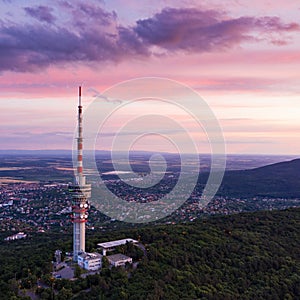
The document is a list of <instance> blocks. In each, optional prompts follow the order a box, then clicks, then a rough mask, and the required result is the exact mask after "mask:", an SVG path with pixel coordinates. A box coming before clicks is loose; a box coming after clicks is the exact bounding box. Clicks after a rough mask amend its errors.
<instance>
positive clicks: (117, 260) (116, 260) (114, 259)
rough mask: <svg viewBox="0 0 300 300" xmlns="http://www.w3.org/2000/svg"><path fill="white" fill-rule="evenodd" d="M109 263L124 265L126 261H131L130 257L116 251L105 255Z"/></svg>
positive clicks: (118, 265) (117, 265) (115, 265)
mask: <svg viewBox="0 0 300 300" xmlns="http://www.w3.org/2000/svg"><path fill="white" fill-rule="evenodd" d="M106 257H107V259H108V261H109V263H110V264H111V265H112V266H114V267H120V266H125V264H126V263H130V264H131V263H132V258H131V257H129V256H126V255H124V254H121V253H118V254H113V255H108V256H106Z"/></svg>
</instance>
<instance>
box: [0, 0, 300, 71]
mask: <svg viewBox="0 0 300 300" xmlns="http://www.w3.org/2000/svg"><path fill="white" fill-rule="evenodd" d="M60 9H61V10H62V11H63V14H64V16H65V20H61V19H59V18H56V17H55V16H53V15H52V12H53V11H52V8H50V7H46V6H38V7H32V8H31V7H27V8H25V10H26V12H27V14H28V15H29V16H31V17H33V18H35V19H37V20H39V21H40V23H34V24H30V23H29V24H26V25H24V24H22V25H21V24H16V23H13V22H11V23H4V22H2V23H0V70H2V71H4V70H13V71H21V72H24V71H34V70H38V69H41V68H44V67H47V66H50V65H53V64H64V63H72V62H84V63H94V62H105V61H114V62H118V61H122V60H125V59H136V58H138V57H148V56H150V55H155V54H156V50H155V47H153V46H156V48H158V49H162V50H164V51H165V52H166V53H168V52H172V53H174V52H177V51H185V52H197V53H201V52H211V51H222V50H223V49H227V48H231V47H234V46H235V45H239V44H241V43H242V42H244V41H256V42H258V41H260V40H261V39H264V40H267V41H269V42H270V43H273V44H276V45H283V44H284V43H286V41H285V34H286V33H289V32H292V31H296V30H299V25H298V24H296V23H288V24H285V23H283V22H282V21H281V20H280V19H279V18H278V17H259V18H257V17H240V18H229V17H227V16H225V15H224V14H221V13H219V12H217V11H215V10H207V11H202V10H199V9H173V8H166V9H163V10H162V11H161V12H159V13H157V14H155V15H154V16H152V17H150V18H147V19H143V20H138V21H137V22H136V24H135V25H134V26H131V27H128V26H127V27H125V26H122V25H120V24H118V18H117V15H116V13H115V12H107V11H105V10H104V9H103V8H102V7H100V6H99V5H98V6H97V5H95V4H91V3H79V4H78V3H77V4H74V3H70V2H66V1H65V2H61V6H60ZM45 23H47V24H45ZM49 23H51V26H48V24H49Z"/></svg>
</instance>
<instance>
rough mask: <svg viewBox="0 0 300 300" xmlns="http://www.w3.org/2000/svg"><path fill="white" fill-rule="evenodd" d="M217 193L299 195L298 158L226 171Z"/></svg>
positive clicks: (299, 173) (299, 165) (276, 195)
mask: <svg viewBox="0 0 300 300" xmlns="http://www.w3.org/2000/svg"><path fill="white" fill-rule="evenodd" d="M218 193H219V194H221V195H227V196H240V197H244V196H245V197H247V196H272V197H300V159H294V160H291V161H287V162H280V163H275V164H272V165H268V166H264V167H260V168H255V169H251V170H242V171H241V170H238V171H227V172H226V173H225V176H224V179H223V182H222V185H221V188H220V189H219V192H218Z"/></svg>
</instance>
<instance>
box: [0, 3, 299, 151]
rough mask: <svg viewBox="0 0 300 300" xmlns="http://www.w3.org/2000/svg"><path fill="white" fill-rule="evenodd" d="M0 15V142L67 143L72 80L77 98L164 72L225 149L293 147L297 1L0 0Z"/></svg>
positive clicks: (88, 98)
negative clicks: (217, 131) (192, 95)
mask: <svg viewBox="0 0 300 300" xmlns="http://www.w3.org/2000/svg"><path fill="white" fill-rule="evenodd" d="M0 15H1V22H0V86H1V94H0V101H1V113H0V114H1V129H0V145H1V146H0V149H71V147H72V140H73V133H74V129H75V127H76V105H77V89H78V86H79V85H82V86H83V96H84V97H83V105H84V107H85V108H86V107H88V105H89V104H90V103H91V102H92V101H93V99H94V98H93V95H94V94H93V92H92V89H93V90H96V91H98V92H99V93H102V92H103V91H105V90H106V89H107V88H109V87H111V86H113V85H115V84H118V83H120V82H122V81H125V80H130V79H134V78H138V77H163V78H168V79H172V80H175V81H177V82H179V83H182V84H184V85H187V86H189V87H190V88H192V89H194V90H195V91H196V92H197V93H199V95H200V96H201V97H202V98H203V99H204V100H205V101H206V102H207V103H208V105H209V106H210V108H211V109H212V111H213V112H214V113H215V115H216V117H217V118H218V120H219V122H220V125H221V127H222V129H223V134H224V139H225V141H226V149H227V150H226V151H227V153H236V154H248V153H251V154H298V153H299V152H300V2H299V1H295V0H285V1H283V0H277V1H271V0H260V1H258V0H252V1H248V0H235V1H234V0H230V1H223V0H222V1H221V0H210V1H192V0H186V1H184V0H181V1H177V0H172V1H171V0H170V1H168V0H165V1H163V0H160V1H137V0H131V1H129V0H106V1H104V0H103V1H101V0H94V1H77V0H75V1H63V0H61V1H59V0H51V1H50V0H49V1H47V0H45V1H33V0H28V1H22V0H2V1H1V2H0ZM145 89H147V87H145ZM188 100H189V99H186V101H188ZM103 105H104V106H105V105H118V104H114V103H108V102H106V101H103ZM151 105H153V103H152V104H149V103H144V104H143V105H142V106H140V107H139V108H138V110H137V111H136V114H141V113H142V111H143V110H145V111H149V110H151V108H150V106H151ZM156 105H158V106H159V105H162V106H161V108H160V109H161V110H164V109H166V110H168V109H167V108H164V106H163V104H160V103H157V104H156ZM175 115H176V116H177V118H179V119H180V117H179V113H178V114H177V112H176V111H175V110H174V116H175ZM181 118H182V120H183V123H184V124H185V125H186V126H187V130H188V131H190V134H191V136H192V138H193V139H195V140H197V139H199V140H201V134H200V135H199V136H198V132H197V129H196V128H195V126H193V125H191V124H190V122H189V120H188V116H184V115H182V116H181ZM185 118H186V119H185ZM121 119H122V118H121V117H120V118H115V120H114V121H113V122H110V124H108V128H107V131H108V132H109V131H111V132H112V133H113V132H115V131H117V130H118V127H120V126H123V125H124V123H122V120H121ZM161 126H162V127H163V124H161ZM162 129H163V128H162ZM140 131H141V134H142V133H143V128H142V126H141V128H140ZM169 134H170V138H171V139H172V134H174V135H176V134H178V132H177V133H176V132H173V133H172V131H171V130H170V131H169ZM127 135H130V133H128V132H127ZM177 138H180V135H179V136H177ZM155 143H158V144H159V143H160V142H159V141H158V140H157V141H156V140H155V139H154V140H153V141H150V142H149V140H148V141H145V143H144V144H143V143H142V142H141V143H140V144H139V145H138V146H137V149H143V148H144V149H145V150H148V149H149V145H151V144H155ZM108 145H109V143H107V142H106V141H105V137H103V139H101V141H100V142H99V146H98V148H99V149H108V148H109V146H108ZM160 146H162V145H160ZM158 149H159V150H164V149H160V148H159V147H158ZM166 149H167V148H166ZM198 150H199V152H201V151H204V152H205V151H206V150H207V148H205V147H203V148H201V146H199V149H198Z"/></svg>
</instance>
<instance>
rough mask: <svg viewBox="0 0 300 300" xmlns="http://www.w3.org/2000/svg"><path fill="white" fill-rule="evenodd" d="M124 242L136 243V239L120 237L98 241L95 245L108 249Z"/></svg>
mask: <svg viewBox="0 0 300 300" xmlns="http://www.w3.org/2000/svg"><path fill="white" fill-rule="evenodd" d="M126 243H133V244H136V243H138V241H137V240H134V239H130V238H127V239H122V240H116V241H110V242H105V243H99V244H97V245H98V246H99V247H101V248H104V249H109V248H114V247H117V246H121V245H125V244H126Z"/></svg>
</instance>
